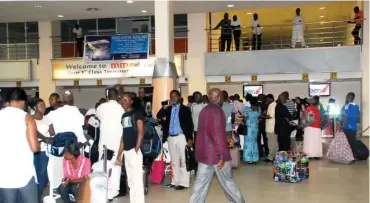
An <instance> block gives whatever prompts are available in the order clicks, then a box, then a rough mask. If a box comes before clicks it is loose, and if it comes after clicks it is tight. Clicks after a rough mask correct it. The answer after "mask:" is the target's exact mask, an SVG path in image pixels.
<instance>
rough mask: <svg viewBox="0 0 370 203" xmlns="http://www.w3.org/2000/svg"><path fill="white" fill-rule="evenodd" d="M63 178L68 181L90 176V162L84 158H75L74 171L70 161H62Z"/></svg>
mask: <svg viewBox="0 0 370 203" xmlns="http://www.w3.org/2000/svg"><path fill="white" fill-rule="evenodd" d="M63 172H64V177H65V178H68V179H72V180H75V179H80V178H83V177H85V176H87V175H89V174H90V172H91V169H90V160H89V159H88V158H86V157H84V156H81V155H80V156H79V157H77V168H76V169H74V168H73V165H72V161H71V160H66V159H63Z"/></svg>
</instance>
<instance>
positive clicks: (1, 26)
mask: <svg viewBox="0 0 370 203" xmlns="http://www.w3.org/2000/svg"><path fill="white" fill-rule="evenodd" d="M6 38H7V36H6V23H0V44H5V43H6Z"/></svg>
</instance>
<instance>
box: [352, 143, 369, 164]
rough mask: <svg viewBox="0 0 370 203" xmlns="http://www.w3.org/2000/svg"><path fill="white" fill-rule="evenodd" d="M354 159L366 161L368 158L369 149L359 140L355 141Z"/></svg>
mask: <svg viewBox="0 0 370 203" xmlns="http://www.w3.org/2000/svg"><path fill="white" fill-rule="evenodd" d="M355 146H356V155H355V156H356V159H357V160H367V159H368V158H369V149H368V148H367V147H366V145H365V144H364V143H362V142H361V140H356V145H355Z"/></svg>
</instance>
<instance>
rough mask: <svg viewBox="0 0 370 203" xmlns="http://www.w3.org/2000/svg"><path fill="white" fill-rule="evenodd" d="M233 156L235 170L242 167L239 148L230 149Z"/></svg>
mask: <svg viewBox="0 0 370 203" xmlns="http://www.w3.org/2000/svg"><path fill="white" fill-rule="evenodd" d="M230 156H231V166H232V167H233V168H238V167H239V165H240V151H239V148H237V147H234V148H231V149H230Z"/></svg>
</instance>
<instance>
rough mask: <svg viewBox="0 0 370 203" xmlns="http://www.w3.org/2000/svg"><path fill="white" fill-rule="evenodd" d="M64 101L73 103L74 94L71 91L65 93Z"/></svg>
mask: <svg viewBox="0 0 370 203" xmlns="http://www.w3.org/2000/svg"><path fill="white" fill-rule="evenodd" d="M63 101H64V102H71V101H73V94H72V92H71V91H69V90H66V91H64V94H63Z"/></svg>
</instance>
